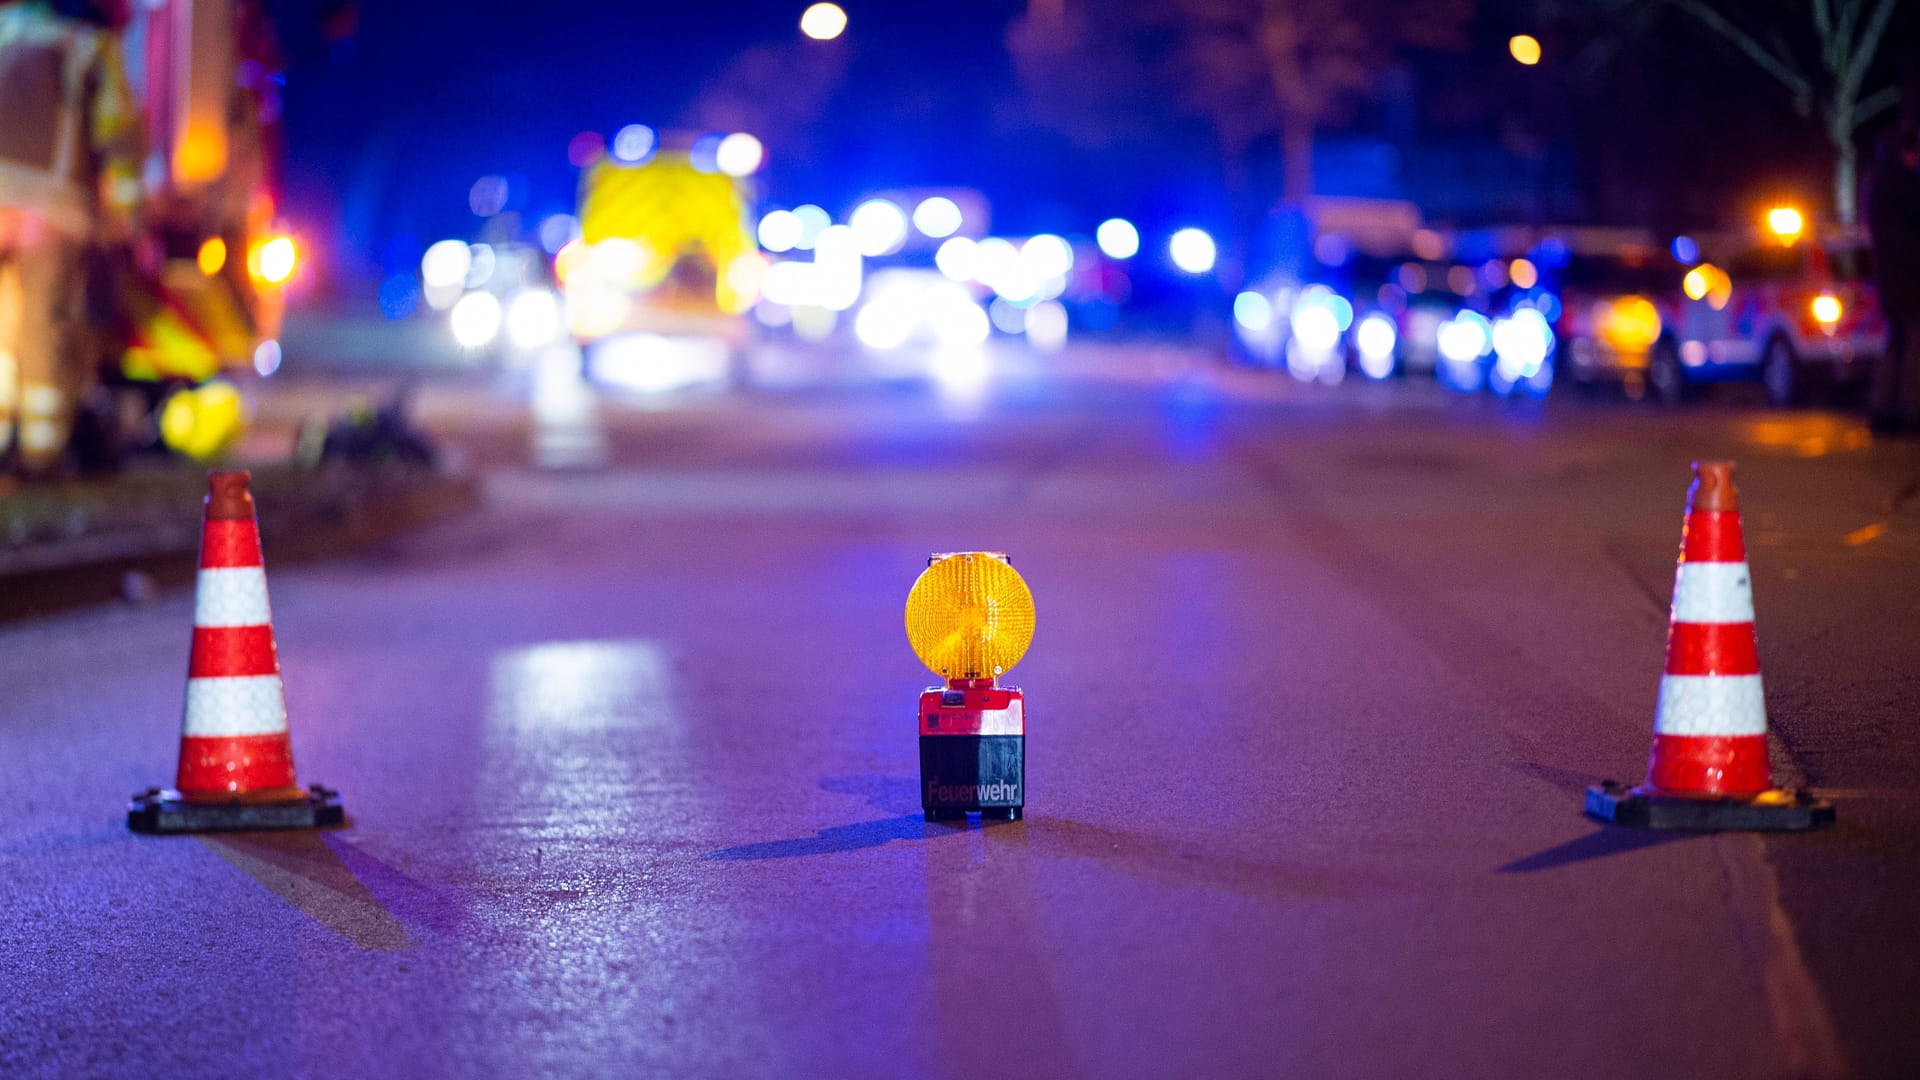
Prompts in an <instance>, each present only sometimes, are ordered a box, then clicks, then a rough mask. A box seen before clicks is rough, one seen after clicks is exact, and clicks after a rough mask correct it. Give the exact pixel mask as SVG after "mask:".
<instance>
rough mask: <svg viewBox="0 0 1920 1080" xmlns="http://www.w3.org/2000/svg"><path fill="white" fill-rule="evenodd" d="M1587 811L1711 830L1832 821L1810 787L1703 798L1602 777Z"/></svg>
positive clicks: (1620, 821)
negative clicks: (1639, 786) (1666, 792)
mask: <svg viewBox="0 0 1920 1080" xmlns="http://www.w3.org/2000/svg"><path fill="white" fill-rule="evenodd" d="M1587 813H1589V814H1591V815H1593V816H1594V817H1597V818H1599V819H1600V820H1601V821H1605V822H1610V823H1612V824H1614V825H1626V826H1629V827H1631V828H1636V829H1674V830H1682V831H1695V832H1712V831H1717V830H1722V829H1740V830H1745V831H1748V832H1797V831H1800V830H1803V829H1823V828H1825V827H1827V826H1828V825H1831V824H1833V804H1832V803H1830V802H1828V801H1826V800H1825V799H1822V798H1820V797H1818V796H1816V795H1814V794H1813V793H1812V792H1809V791H1801V790H1799V789H1797V788H1776V789H1774V790H1772V791H1763V792H1761V793H1760V794H1758V795H1752V796H1747V797H1743V798H1738V799H1734V798H1720V799H1703V798H1698V797H1694V798H1688V797H1685V796H1676V795H1662V794H1659V793H1657V792H1652V791H1648V790H1647V789H1645V788H1629V787H1627V786H1626V785H1625V784H1622V783H1619V782H1617V781H1614V780H1602V781H1601V782H1600V784H1599V786H1597V787H1590V788H1588V789H1587Z"/></svg>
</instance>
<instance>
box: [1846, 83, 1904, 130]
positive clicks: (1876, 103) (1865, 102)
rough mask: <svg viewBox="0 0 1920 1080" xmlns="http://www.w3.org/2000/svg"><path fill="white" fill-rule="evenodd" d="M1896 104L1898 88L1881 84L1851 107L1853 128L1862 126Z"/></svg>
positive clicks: (1898, 95) (1898, 102)
mask: <svg viewBox="0 0 1920 1080" xmlns="http://www.w3.org/2000/svg"><path fill="white" fill-rule="evenodd" d="M1898 104H1900V88H1899V87H1897V86H1883V87H1881V88H1880V89H1879V90H1876V91H1874V92H1873V93H1871V94H1868V95H1867V96H1866V97H1864V98H1861V99H1860V103H1859V104H1857V105H1855V106H1854V107H1853V126H1854V127H1855V128H1860V127H1863V126H1865V125H1866V124H1867V123H1868V122H1869V121H1871V120H1872V119H1873V118H1874V117H1875V116H1878V115H1879V114H1881V113H1883V112H1886V111H1887V110H1888V109H1891V108H1893V107H1894V106H1895V105H1898Z"/></svg>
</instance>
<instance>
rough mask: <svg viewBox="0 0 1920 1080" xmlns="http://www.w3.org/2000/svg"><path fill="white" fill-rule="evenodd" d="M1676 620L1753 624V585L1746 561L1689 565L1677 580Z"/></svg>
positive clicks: (1674, 615) (1686, 565)
mask: <svg viewBox="0 0 1920 1080" xmlns="http://www.w3.org/2000/svg"><path fill="white" fill-rule="evenodd" d="M1673 621H1674V622H1677V623H1682V622H1689V623H1739V622H1745V623H1750V622H1752V621H1753V582H1752V580H1751V575H1750V574H1749V573H1748V571H1747V564H1746V563H1743V562H1698V563H1696V562H1686V563H1681V564H1680V570H1679V572H1678V573H1677V574H1675V575H1674V579H1673Z"/></svg>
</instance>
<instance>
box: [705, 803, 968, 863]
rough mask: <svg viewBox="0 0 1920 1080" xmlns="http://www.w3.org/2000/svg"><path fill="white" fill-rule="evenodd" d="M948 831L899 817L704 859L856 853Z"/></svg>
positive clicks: (742, 847) (730, 850)
mask: <svg viewBox="0 0 1920 1080" xmlns="http://www.w3.org/2000/svg"><path fill="white" fill-rule="evenodd" d="M945 831H947V830H945V829H943V828H940V827H939V826H936V825H930V824H928V823H927V822H926V821H925V820H924V819H923V818H922V817H921V815H919V814H902V815H900V816H899V817H890V818H880V819H878V820H876V821H860V822H855V823H854V824H852V825H835V826H833V827H831V828H826V829H821V830H820V831H819V832H817V833H814V834H813V835H812V836H798V837H794V838H793V839H791V840H766V841H762V842H761V843H758V844H740V845H738V846H735V847H729V848H721V849H719V850H717V851H709V852H707V854H706V855H705V856H704V857H705V858H708V859H719V860H722V861H726V862H744V861H753V860H756V859H792V858H797V857H799V856H802V855H831V854H833V853H834V852H838V851H858V850H860V849H861V848H870V847H879V846H880V845H881V844H884V843H886V842H888V841H890V840H923V839H925V838H926V837H929V836H934V835H938V834H939V833H942V832H945Z"/></svg>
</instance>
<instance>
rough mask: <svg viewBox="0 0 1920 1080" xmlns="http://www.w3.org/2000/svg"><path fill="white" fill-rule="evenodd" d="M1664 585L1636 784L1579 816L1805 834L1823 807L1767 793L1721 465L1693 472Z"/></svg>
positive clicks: (1749, 623)
mask: <svg viewBox="0 0 1920 1080" xmlns="http://www.w3.org/2000/svg"><path fill="white" fill-rule="evenodd" d="M1693 473H1694V478H1693V486H1692V487H1691V488H1690V489H1689V490H1688V492H1687V518H1686V524H1685V526H1684V528H1683V529H1682V531H1681V534H1680V565H1679V570H1678V571H1677V572H1676V574H1675V577H1674V583H1673V608H1672V614H1671V616H1670V618H1669V624H1668V630H1667V666H1666V671H1665V673H1664V674H1663V675H1661V677H1660V698H1659V704H1658V705H1657V706H1656V708H1655V710H1654V718H1653V754H1652V758H1651V760H1649V762H1648V764H1647V782H1646V784H1645V785H1643V786H1641V787H1638V788H1635V789H1633V790H1632V791H1628V790H1626V789H1625V788H1624V787H1622V786H1621V785H1619V784H1617V783H1615V782H1613V781H1611V780H1608V781H1606V782H1604V783H1602V784H1601V785H1600V786H1599V787H1595V788H1589V789H1587V810H1588V812H1590V813H1592V814H1595V815H1596V816H1598V817H1601V818H1604V819H1606V820H1608V821H1613V822H1616V823H1618V824H1623V825H1642V826H1646V827H1650V828H1670V829H1805V828H1812V827H1814V826H1817V825H1825V824H1830V823H1831V822H1832V821H1833V807H1832V806H1831V805H1829V804H1827V803H1825V802H1822V801H1820V800H1818V799H1815V798H1814V797H1812V796H1811V795H1809V794H1808V793H1805V792H1800V791H1783V790H1780V789H1776V788H1775V787H1774V786H1773V771H1772V768H1771V766H1770V765H1769V764H1768V760H1767V707H1766V699H1765V695H1764V693H1763V692H1762V690H1761V685H1760V658H1759V653H1758V651H1757V650H1756V648H1755V639H1754V630H1753V579H1752V574H1751V573H1750V572H1749V571H1748V569H1747V548H1746V542H1745V541H1744V540H1743V539H1742V537H1741V531H1740V503H1739V496H1738V493H1737V492H1735V490H1734V487H1733V463H1732V462H1730V461H1706V462H1695V463H1694V466H1693Z"/></svg>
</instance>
